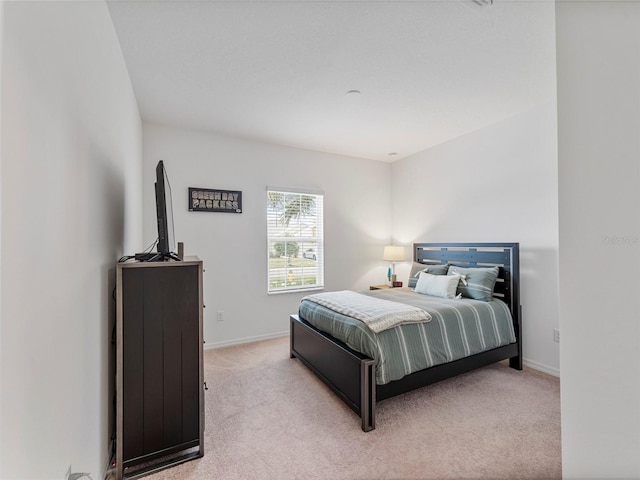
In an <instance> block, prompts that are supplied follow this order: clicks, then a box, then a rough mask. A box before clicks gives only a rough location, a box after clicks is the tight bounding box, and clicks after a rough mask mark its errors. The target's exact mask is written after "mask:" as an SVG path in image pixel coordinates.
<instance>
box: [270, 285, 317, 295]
mask: <svg viewBox="0 0 640 480" xmlns="http://www.w3.org/2000/svg"><path fill="white" fill-rule="evenodd" d="M317 290H324V286H323V285H322V286H317V287H308V288H286V289H282V290H272V291H268V292H267V294H268V295H280V294H283V293H300V292H313V291H317Z"/></svg>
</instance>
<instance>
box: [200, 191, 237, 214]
mask: <svg viewBox="0 0 640 480" xmlns="http://www.w3.org/2000/svg"><path fill="white" fill-rule="evenodd" d="M189 211H190V212H226V213H242V192H240V191H238V190H214V189H211V188H195V187H189Z"/></svg>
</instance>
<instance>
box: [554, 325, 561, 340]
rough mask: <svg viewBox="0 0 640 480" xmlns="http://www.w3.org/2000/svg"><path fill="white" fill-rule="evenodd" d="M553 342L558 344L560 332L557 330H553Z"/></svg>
mask: <svg viewBox="0 0 640 480" xmlns="http://www.w3.org/2000/svg"><path fill="white" fill-rule="evenodd" d="M553 341H554V342H558V343H560V330H559V329H557V328H554V329H553Z"/></svg>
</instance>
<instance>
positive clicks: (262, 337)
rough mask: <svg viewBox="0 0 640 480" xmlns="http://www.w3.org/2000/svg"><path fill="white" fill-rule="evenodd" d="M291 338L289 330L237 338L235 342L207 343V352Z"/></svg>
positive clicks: (205, 345) (205, 347)
mask: <svg viewBox="0 0 640 480" xmlns="http://www.w3.org/2000/svg"><path fill="white" fill-rule="evenodd" d="M287 336H289V330H286V331H284V332H277V333H268V334H266V335H256V336H253V337H244V338H237V339H235V340H225V341H223V342H206V343H205V344H204V347H203V348H204V349H205V350H213V349H214V348H222V347H231V346H233V345H242V344H243V343H252V342H259V341H260V340H271V339H272V338H280V337H287Z"/></svg>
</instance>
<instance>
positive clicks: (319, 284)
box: [266, 186, 324, 295]
mask: <svg viewBox="0 0 640 480" xmlns="http://www.w3.org/2000/svg"><path fill="white" fill-rule="evenodd" d="M272 193H276V194H283V195H285V196H286V195H300V196H303V195H308V196H312V197H313V198H314V206H313V211H314V215H304V216H301V215H294V216H293V217H291V218H290V221H291V220H295V221H296V222H297V225H293V227H291V228H292V229H293V230H295V227H297V228H299V229H303V228H305V229H310V230H311V232H309V231H307V232H305V234H304V235H303V234H301V232H300V231H299V232H298V234H297V235H291V231H290V230H289V228H290V226H289V224H287V225H284V224H282V223H280V224H278V222H280V219H278V218H277V217H276V215H277V216H280V217H281V216H282V215H284V209H285V204H283V205H282V206H281V208H280V209H279V210H278V209H276V208H274V206H273V205H274V204H273V203H272V201H271V199H270V197H271V194H272ZM266 201H267V202H266V203H267V205H266V214H267V252H266V253H267V255H266V256H267V293H268V294H269V295H278V294H282V293H294V292H305V291H313V290H323V289H324V192H322V191H318V190H311V189H298V188H290V187H272V186H267V195H266ZM313 216H316V219H315V221H314V222H313V224H309V223H307V226H304V225H302V223H303V222H302V221H301V219H303V218H305V219H306V220H308V219H309V218H311V217H313ZM317 217H319V218H317ZM276 229H278V230H279V231H276ZM279 242H283V243H285V250H286V246H287V245H288V243H291V242H293V243H297V246H296V248H297V251H296V254H294V255H293V256H292V257H291V256H283V257H282V258H285V262H286V263H285V266H284V267H283V270H285V271H286V269H287V268H290V265H289V263H288V262H289V261H290V260H291V259H295V265H294V266H293V268H292V269H290V272H289V273H288V274H287V273H286V272H283V273H284V275H282V276H280V277H278V276H276V275H274V272H273V270H275V269H274V268H272V262H274V259H275V258H281V257H280V256H277V257H276V256H275V255H274V254H276V253H277V250H276V249H275V248H274V245H275V243H279ZM310 244H312V245H313V246H314V247H315V260H313V259H311V258H305V257H304V251H306V250H308V249H307V248H306V246H307V245H310ZM299 245H302V246H303V247H302V248H299ZM310 261H313V262H315V266H308V262H310ZM305 268H307V269H308V270H311V271H313V272H314V273H311V274H309V273H308V272H307V271H305ZM292 270H293V272H292ZM296 270H298V271H300V275H299V276H294V275H295V273H294V272H295V271H296ZM314 276H315V282H314V283H313V284H311V285H308V286H306V285H305V281H306V280H308V279H309V278H313V277H314ZM278 278H281V279H282V281H284V285H280V286H275V282H276V281H277V280H278ZM290 280H291V281H292V282H293V283H292V284H289V281H290ZM298 281H299V283H298Z"/></svg>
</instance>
